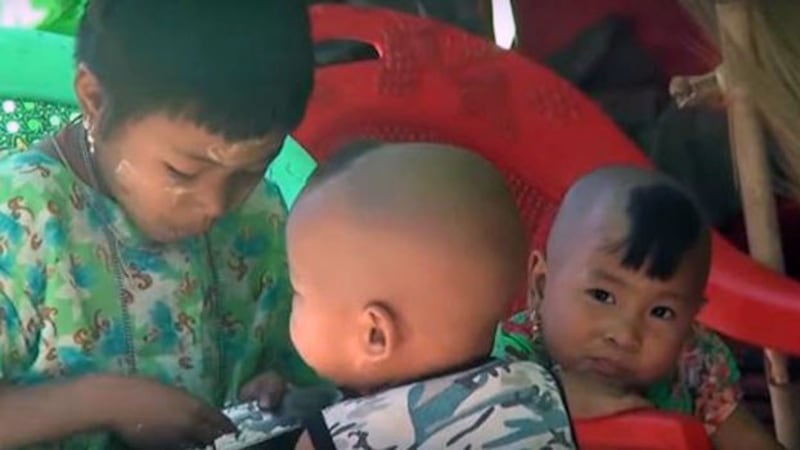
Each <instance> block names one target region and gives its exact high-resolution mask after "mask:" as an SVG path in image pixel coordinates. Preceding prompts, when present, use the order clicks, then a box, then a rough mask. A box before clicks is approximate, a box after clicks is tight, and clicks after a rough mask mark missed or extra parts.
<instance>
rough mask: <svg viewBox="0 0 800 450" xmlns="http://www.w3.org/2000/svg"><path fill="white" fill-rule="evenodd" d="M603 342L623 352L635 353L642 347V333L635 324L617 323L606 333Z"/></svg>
mask: <svg viewBox="0 0 800 450" xmlns="http://www.w3.org/2000/svg"><path fill="white" fill-rule="evenodd" d="M605 340H606V342H608V343H609V344H610V345H612V346H614V347H616V348H618V349H619V350H622V351H625V352H637V351H639V350H640V349H641V346H642V333H641V331H640V330H639V326H638V325H637V324H635V323H630V322H625V321H619V322H617V323H616V324H614V326H613V327H610V328H609V330H608V331H607V332H606V335H605Z"/></svg>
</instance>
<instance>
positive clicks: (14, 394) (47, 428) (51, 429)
mask: <svg viewBox="0 0 800 450" xmlns="http://www.w3.org/2000/svg"><path fill="white" fill-rule="evenodd" d="M102 378H103V377H102V376H87V377H82V378H77V379H74V380H69V381H64V382H53V383H46V384H41V385H37V386H33V387H14V386H9V385H7V384H0V423H1V424H3V426H2V427H0V448H18V447H24V446H28V445H32V444H37V443H43V442H51V441H58V440H61V439H64V438H67V437H69V436H71V435H74V434H78V433H83V432H88V431H93V430H98V429H101V428H105V427H107V426H108V425H109V424H108V423H107V422H108V420H109V419H108V414H107V413H106V411H104V410H103V409H104V408H103V405H104V403H107V402H104V401H103V396H104V395H105V390H104V389H105V388H104V386H106V385H107V383H106V382H105V381H104V380H103V379H102Z"/></svg>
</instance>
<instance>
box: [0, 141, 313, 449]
mask: <svg viewBox="0 0 800 450" xmlns="http://www.w3.org/2000/svg"><path fill="white" fill-rule="evenodd" d="M285 220H286V210H285V207H284V204H283V201H282V198H281V196H280V194H279V192H278V189H277V188H276V187H275V186H273V185H271V184H268V183H266V182H265V183H264V184H263V185H261V186H260V188H259V189H257V190H256V191H255V192H254V193H253V194H252V195H251V197H250V198H249V199H248V200H247V201H246V202H245V203H244V204H243V205H242V206H240V207H239V208H237V209H236V210H235V211H232V212H231V213H229V214H228V215H227V216H226V217H225V218H223V219H222V220H221V221H220V222H219V223H218V224H217V225H215V227H214V228H213V229H212V230H211V231H210V232H209V233H208V236H207V238H203V237H198V238H191V239H186V240H184V241H181V242H178V243H175V244H170V245H157V244H154V243H152V242H150V241H148V240H147V239H146V238H144V236H142V235H141V234H140V232H139V231H138V230H137V229H136V228H135V227H134V226H133V224H132V223H131V222H130V221H129V219H128V218H127V217H126V215H125V214H124V212H123V211H122V210H121V209H120V208H119V207H118V206H117V204H116V203H114V202H113V201H112V200H110V199H109V198H107V197H105V196H102V195H100V194H99V193H97V192H96V191H94V190H93V189H91V188H90V187H88V186H87V185H85V184H83V183H82V182H81V181H80V180H79V179H78V178H76V177H75V175H74V174H73V173H72V172H71V171H70V170H68V169H67V168H66V167H65V166H63V165H62V164H61V163H60V162H59V161H56V160H54V159H53V158H51V157H50V156H48V155H45V154H44V153H41V152H39V151H36V150H31V151H5V152H2V153H1V154H0V380H2V381H3V382H6V383H10V384H12V385H24V384H32V383H39V382H46V381H47V380H51V379H53V378H61V377H73V376H79V375H82V374H87V373H92V372H115V373H128V372H129V371H130V370H131V367H133V366H132V364H131V363H134V364H135V373H136V374H138V375H144V376H150V377H154V378H156V379H159V380H161V381H163V382H164V383H167V384H170V385H174V386H179V387H182V388H184V389H186V390H187V391H189V392H190V393H192V394H194V395H196V396H198V397H200V398H203V399H205V400H207V401H208V402H210V403H212V404H214V405H217V406H219V407H222V406H223V405H224V404H225V403H226V402H229V401H233V400H234V399H235V398H236V396H237V393H238V391H239V389H240V387H241V386H242V384H243V383H245V382H247V381H248V380H249V379H250V378H252V377H254V376H255V375H257V374H259V373H261V372H263V371H265V370H276V371H278V372H280V373H282V374H283V375H284V376H285V377H286V378H287V379H288V380H289V381H290V382H294V383H296V384H301V385H302V384H307V383H311V382H314V381H315V377H314V375H313V374H312V372H311V371H310V370H309V369H308V368H307V367H306V366H305V365H304V364H303V363H302V361H301V360H300V359H299V358H298V357H297V355H296V353H295V352H294V349H293V348H292V347H291V344H290V340H289V335H288V318H289V312H290V306H291V295H290V293H291V290H290V286H289V282H288V276H287V266H286V257H285V252H284V236H283V232H284V225H285ZM104 230H106V231H104ZM109 237H110V238H112V239H114V240H116V241H117V242H118V243H119V244H118V248H119V252H118V255H119V263H115V260H114V258H113V253H112V250H111V247H110V245H109V242H110V240H109ZM215 273H216V278H217V279H218V280H219V282H218V286H217V287H218V290H217V292H218V294H217V295H212V293H211V288H212V286H213V282H212V280H214V279H215V276H214V275H215ZM215 299H216V301H215ZM123 302H124V304H125V305H126V306H125V307H123ZM131 355H132V356H134V358H133V361H131V358H130V356H131ZM75 407H76V408H78V407H80V405H75ZM31 420H35V418H31ZM59 445H60V446H59ZM59 445H54V446H51V447H44V448H62V449H68V450H70V449H76V450H77V449H107V448H113V444H111V439H110V437H109V436H107V435H92V436H85V437H76V438H73V439H71V440H69V441H65V442H63V443H60V444H59Z"/></svg>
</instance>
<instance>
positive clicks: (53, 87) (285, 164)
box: [0, 28, 316, 205]
mask: <svg viewBox="0 0 800 450" xmlns="http://www.w3.org/2000/svg"><path fill="white" fill-rule="evenodd" d="M73 45H74V39H73V38H72V37H70V36H66V35H62V34H55V33H50V32H45V31H39V30H30V29H10V28H0V55H1V56H0V149H25V148H27V147H29V146H30V144H31V143H33V142H35V141H37V140H39V139H41V138H42V137H44V136H46V135H48V134H51V133H53V132H55V131H57V130H58V129H60V128H61V127H62V126H64V124H66V123H68V122H69V121H71V120H73V119H75V118H76V117H77V116H78V114H79V111H78V108H77V106H76V100H75V96H74V93H73V90H72V79H73V75H74V62H73V57H72V55H73ZM315 167H316V163H315V162H314V160H313V159H312V158H311V156H309V154H308V153H307V152H306V151H305V150H304V149H303V148H302V147H301V146H300V145H299V144H298V143H297V141H295V140H294V139H292V138H288V139H287V140H286V143H285V145H284V147H283V149H282V150H281V152H280V155H279V156H278V158H277V159H276V160H275V162H273V163H272V165H270V167H269V169H268V170H267V174H266V177H267V178H268V179H270V180H272V181H274V182H275V183H277V184H278V186H279V187H280V189H281V192H282V193H283V196H284V198H285V200H286V203H287V204H288V205H291V204H292V203H293V202H294V200H295V198H296V197H297V194H298V193H299V192H300V190H301V189H302V187H303V186H304V185H305V182H306V179H307V178H308V176H309V175H310V174H311V172H312V171H313V170H314V168H315Z"/></svg>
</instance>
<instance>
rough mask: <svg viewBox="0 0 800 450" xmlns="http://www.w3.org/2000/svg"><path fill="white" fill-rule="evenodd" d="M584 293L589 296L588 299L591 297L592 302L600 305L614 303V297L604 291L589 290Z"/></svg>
mask: <svg viewBox="0 0 800 450" xmlns="http://www.w3.org/2000/svg"><path fill="white" fill-rule="evenodd" d="M586 293H587V294H589V297H591V298H592V300H595V301H598V302H600V303H608V304H614V303H615V302H614V296H613V295H611V294H610V293H609V292H608V291H605V290H603V289H589V290H588V291H586Z"/></svg>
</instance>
